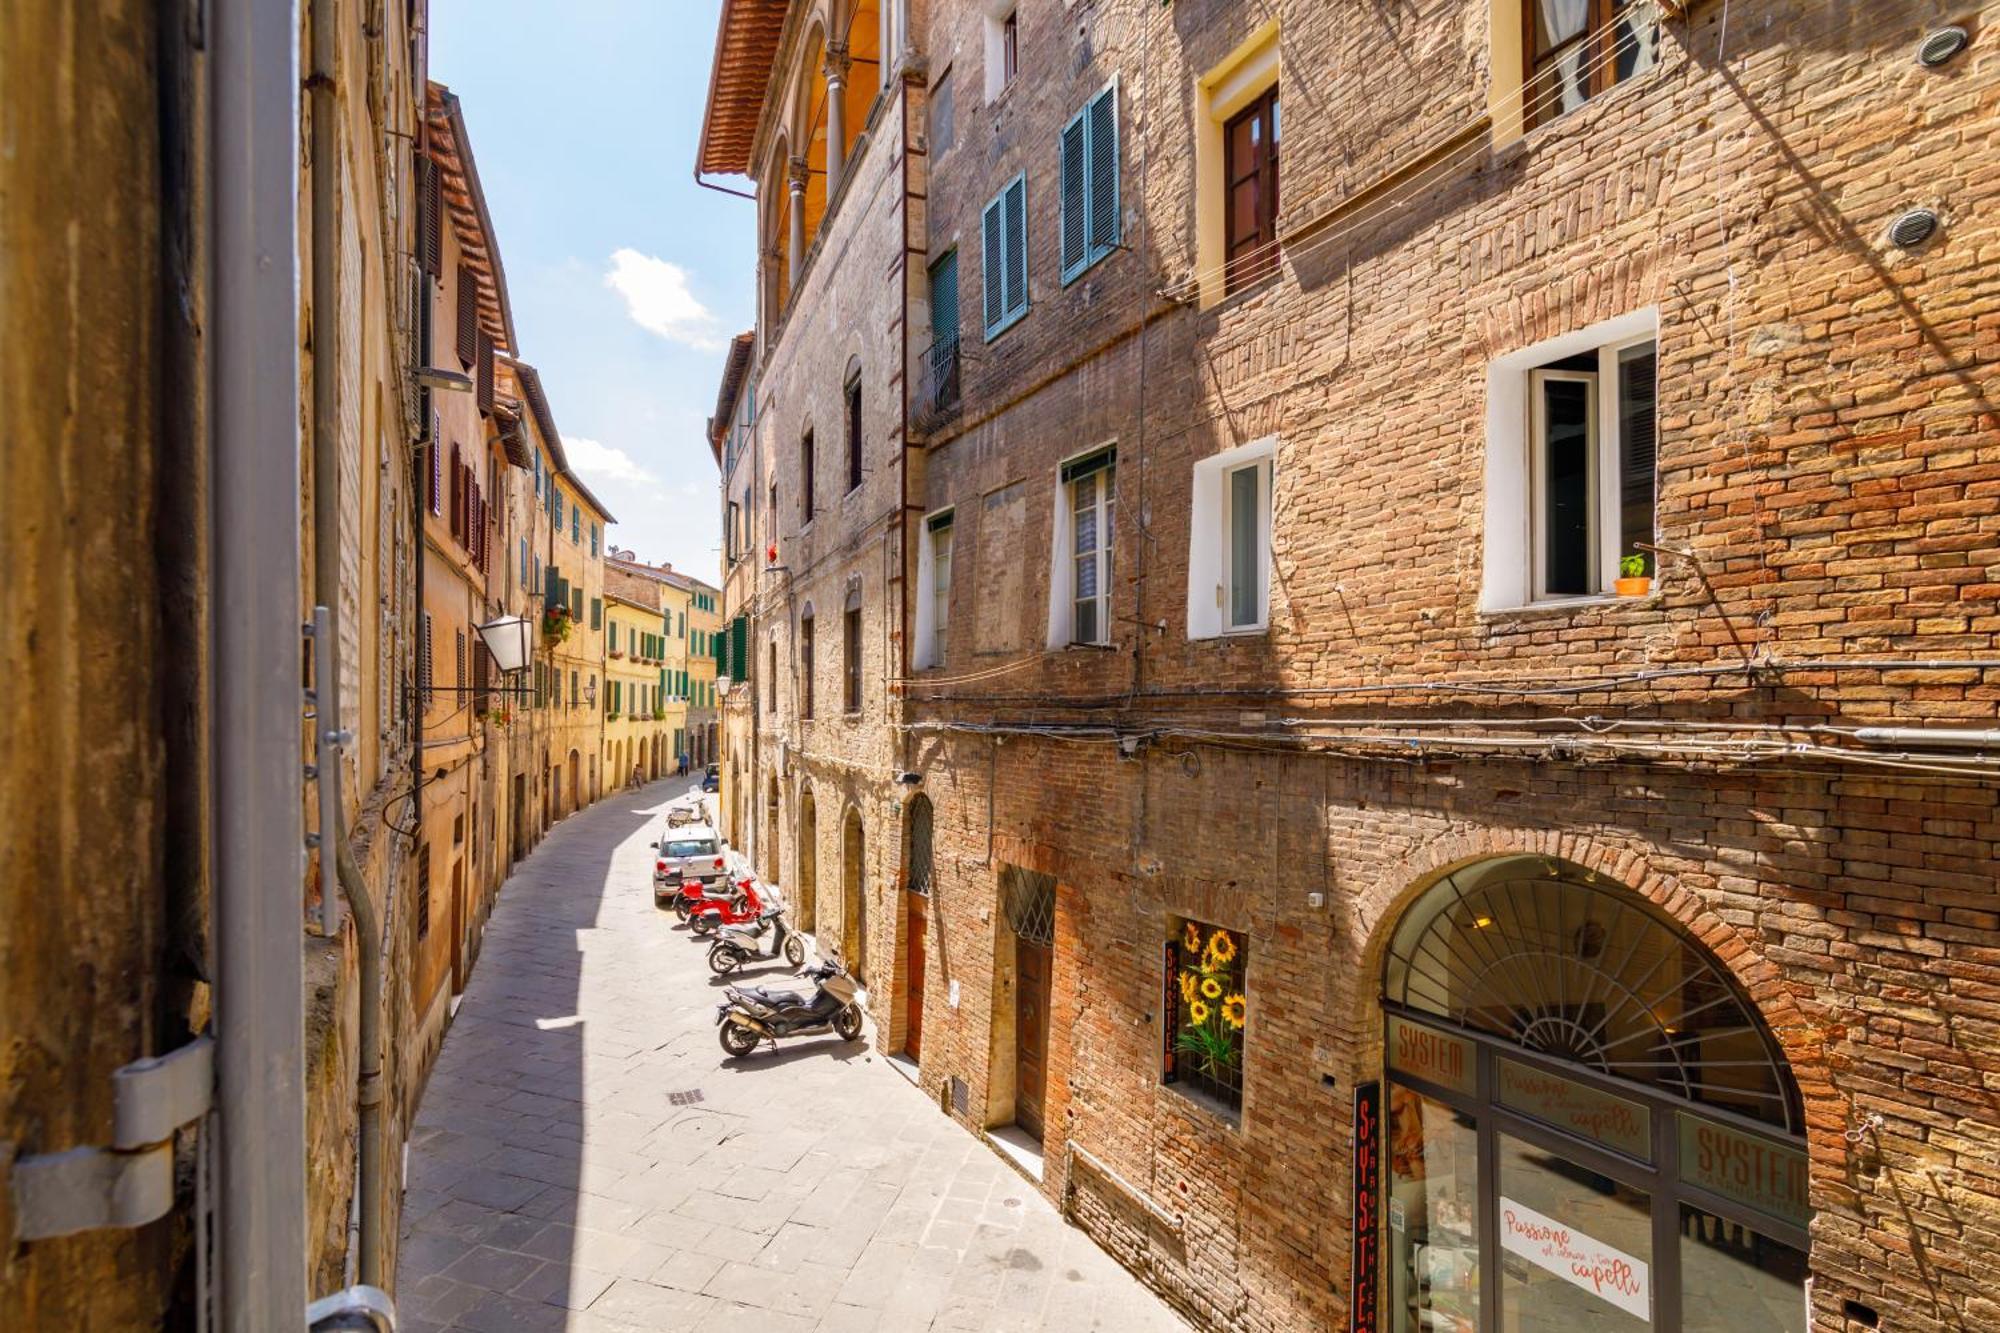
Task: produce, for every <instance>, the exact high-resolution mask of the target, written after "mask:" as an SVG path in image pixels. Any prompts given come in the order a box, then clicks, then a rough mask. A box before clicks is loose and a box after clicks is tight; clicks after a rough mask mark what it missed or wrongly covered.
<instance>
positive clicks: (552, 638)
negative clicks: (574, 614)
mask: <svg viewBox="0 0 2000 1333" xmlns="http://www.w3.org/2000/svg"><path fill="white" fill-rule="evenodd" d="M574 628H576V622H575V621H574V620H572V619H571V618H570V614H569V608H568V607H566V606H554V607H550V608H549V609H548V610H546V611H544V612H542V637H543V638H544V639H546V640H547V641H548V642H549V643H550V644H558V643H562V642H564V641H566V640H567V639H568V638H569V632H570V631H571V630H572V629H574Z"/></svg>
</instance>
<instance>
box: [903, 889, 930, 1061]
mask: <svg viewBox="0 0 2000 1333" xmlns="http://www.w3.org/2000/svg"><path fill="white" fill-rule="evenodd" d="M907 896H908V898H909V900H910V939H909V956H910V959H909V961H910V966H909V980H908V982H907V990H906V992H905V994H906V997H907V1005H906V1008H907V1009H908V1021H907V1022H906V1023H905V1024H904V1032H905V1034H906V1035H905V1036H904V1038H903V1053H904V1054H905V1055H908V1056H909V1057H910V1058H911V1059H912V1060H916V1061H919V1062H921V1061H922V1060H923V1046H924V936H925V933H926V932H927V931H928V929H929V926H930V911H929V909H930V899H928V898H926V897H924V895H923V894H921V893H911V894H909V895H907Z"/></svg>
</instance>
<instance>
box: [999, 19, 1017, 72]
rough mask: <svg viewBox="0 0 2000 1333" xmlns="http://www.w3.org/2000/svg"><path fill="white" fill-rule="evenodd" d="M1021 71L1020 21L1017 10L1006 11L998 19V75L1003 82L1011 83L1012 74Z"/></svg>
mask: <svg viewBox="0 0 2000 1333" xmlns="http://www.w3.org/2000/svg"><path fill="white" fill-rule="evenodd" d="M1020 72H1021V22H1020V14H1019V13H1018V12H1017V11H1013V10H1010V11H1008V14H1007V17H1006V18H1004V19H1002V20H1000V77H1001V80H1002V81H1003V82H1004V83H1012V82H1013V81H1014V76H1015V75H1016V74H1019V73H1020Z"/></svg>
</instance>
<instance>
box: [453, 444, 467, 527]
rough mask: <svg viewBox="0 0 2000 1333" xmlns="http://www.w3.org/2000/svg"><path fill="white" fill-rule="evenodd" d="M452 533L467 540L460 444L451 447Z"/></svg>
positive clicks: (463, 468) (463, 471)
mask: <svg viewBox="0 0 2000 1333" xmlns="http://www.w3.org/2000/svg"><path fill="white" fill-rule="evenodd" d="M451 535H452V536H454V537H456V538H458V540H459V541H460V542H461V543H463V542H464V540H465V466H464V465H463V464H462V463H460V462H459V461H458V446H457V445H455V444H454V445H453V446H452V447H451Z"/></svg>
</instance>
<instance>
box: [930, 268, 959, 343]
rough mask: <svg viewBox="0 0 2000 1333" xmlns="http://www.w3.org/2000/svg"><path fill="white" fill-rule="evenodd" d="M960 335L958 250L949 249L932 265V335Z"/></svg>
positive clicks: (950, 336) (948, 336) (943, 337)
mask: <svg viewBox="0 0 2000 1333" xmlns="http://www.w3.org/2000/svg"><path fill="white" fill-rule="evenodd" d="M957 336H958V251H956V250H948V251H946V252H945V253H944V255H943V256H942V257H941V258H940V259H939V260H938V262H937V263H935V264H933V265H931V337H932V338H934V339H945V338H956V337H957Z"/></svg>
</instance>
